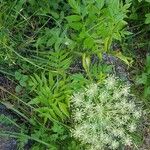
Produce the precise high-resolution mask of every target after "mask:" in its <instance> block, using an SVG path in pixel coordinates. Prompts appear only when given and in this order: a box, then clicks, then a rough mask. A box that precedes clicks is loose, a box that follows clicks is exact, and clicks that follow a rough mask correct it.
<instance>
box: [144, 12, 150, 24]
mask: <svg viewBox="0 0 150 150" xmlns="http://www.w3.org/2000/svg"><path fill="white" fill-rule="evenodd" d="M145 17H146V20H145V24H150V13H148V14H146V15H145Z"/></svg>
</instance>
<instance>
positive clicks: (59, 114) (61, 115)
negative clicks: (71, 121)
mask: <svg viewBox="0 0 150 150" xmlns="http://www.w3.org/2000/svg"><path fill="white" fill-rule="evenodd" d="M52 109H53V111H54V112H55V114H56V115H57V116H59V117H60V118H61V119H64V115H63V114H62V112H61V111H60V110H59V108H58V107H57V106H56V105H55V104H53V105H52Z"/></svg>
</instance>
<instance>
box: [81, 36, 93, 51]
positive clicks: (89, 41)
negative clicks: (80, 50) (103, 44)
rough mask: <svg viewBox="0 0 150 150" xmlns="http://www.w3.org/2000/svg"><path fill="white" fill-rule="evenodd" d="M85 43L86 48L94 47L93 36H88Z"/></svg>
mask: <svg viewBox="0 0 150 150" xmlns="http://www.w3.org/2000/svg"><path fill="white" fill-rule="evenodd" d="M83 44H84V48H85V49H86V48H89V49H90V48H92V47H93V45H94V40H93V39H92V38H91V37H88V38H86V39H85V40H84V42H83Z"/></svg>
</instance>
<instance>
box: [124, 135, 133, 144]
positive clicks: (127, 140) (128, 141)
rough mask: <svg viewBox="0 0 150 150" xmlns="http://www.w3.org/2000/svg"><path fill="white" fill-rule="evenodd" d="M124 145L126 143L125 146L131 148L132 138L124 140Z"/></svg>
mask: <svg viewBox="0 0 150 150" xmlns="http://www.w3.org/2000/svg"><path fill="white" fill-rule="evenodd" d="M124 143H125V145H128V146H131V144H132V140H131V138H130V137H126V138H125V139H124Z"/></svg>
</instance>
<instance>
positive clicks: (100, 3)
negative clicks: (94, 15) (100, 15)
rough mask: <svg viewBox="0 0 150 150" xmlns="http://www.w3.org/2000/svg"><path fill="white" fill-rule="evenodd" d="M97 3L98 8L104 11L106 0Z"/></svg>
mask: <svg viewBox="0 0 150 150" xmlns="http://www.w3.org/2000/svg"><path fill="white" fill-rule="evenodd" d="M96 2H97V6H98V8H99V9H102V8H103V6H104V4H105V0H96Z"/></svg>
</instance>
